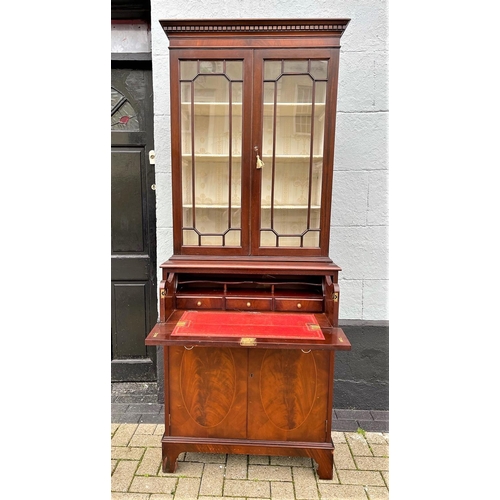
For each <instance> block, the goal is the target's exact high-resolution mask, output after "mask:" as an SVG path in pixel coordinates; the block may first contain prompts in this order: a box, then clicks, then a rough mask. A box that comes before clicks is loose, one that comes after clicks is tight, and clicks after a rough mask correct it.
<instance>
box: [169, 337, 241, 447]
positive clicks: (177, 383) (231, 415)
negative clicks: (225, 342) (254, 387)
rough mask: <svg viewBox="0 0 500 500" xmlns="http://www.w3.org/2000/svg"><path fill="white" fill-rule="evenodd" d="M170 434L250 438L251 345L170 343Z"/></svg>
mask: <svg viewBox="0 0 500 500" xmlns="http://www.w3.org/2000/svg"><path fill="white" fill-rule="evenodd" d="M168 352H169V358H168V376H169V382H168V384H169V407H170V410H169V411H170V435H171V436H192V437H213V438H216V437H217V438H246V421H247V373H248V372H247V352H246V349H231V348H213V347H193V348H188V347H187V348H185V347H172V346H171V347H169V348H168Z"/></svg>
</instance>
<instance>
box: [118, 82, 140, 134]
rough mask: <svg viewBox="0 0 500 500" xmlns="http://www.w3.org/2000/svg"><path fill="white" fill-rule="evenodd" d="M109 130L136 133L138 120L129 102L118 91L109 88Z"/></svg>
mask: <svg viewBox="0 0 500 500" xmlns="http://www.w3.org/2000/svg"><path fill="white" fill-rule="evenodd" d="M111 130H114V131H117V130H118V131H120V130H124V131H128V132H138V131H139V130H140V128H139V120H138V118H137V113H136V111H135V109H134V107H133V106H132V104H131V103H130V102H129V100H128V99H127V98H126V97H125V96H124V95H123V94H122V93H121V92H119V91H118V90H116V89H115V88H113V87H111Z"/></svg>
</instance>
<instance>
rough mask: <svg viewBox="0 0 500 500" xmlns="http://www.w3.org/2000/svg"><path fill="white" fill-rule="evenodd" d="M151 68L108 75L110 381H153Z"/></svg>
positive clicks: (118, 69) (121, 68)
mask: <svg viewBox="0 0 500 500" xmlns="http://www.w3.org/2000/svg"><path fill="white" fill-rule="evenodd" d="M151 150H153V103H152V81H151V67H150V64H149V67H147V66H144V63H142V64H141V65H138V64H135V66H134V65H133V64H132V63H114V67H113V66H112V69H111V358H112V359H111V380H112V381H154V380H156V349H155V348H154V347H146V346H145V345H144V339H145V337H146V336H147V334H148V333H149V331H150V329H151V328H152V327H153V325H154V324H155V322H156V319H157V306H156V304H157V301H156V224H155V220H156V216H155V191H154V183H155V179H154V165H151V164H150V160H149V151H151Z"/></svg>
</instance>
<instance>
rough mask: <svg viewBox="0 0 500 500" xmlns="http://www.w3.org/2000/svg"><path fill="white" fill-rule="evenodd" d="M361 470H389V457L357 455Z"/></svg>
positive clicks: (357, 462) (356, 459)
mask: <svg viewBox="0 0 500 500" xmlns="http://www.w3.org/2000/svg"><path fill="white" fill-rule="evenodd" d="M354 460H355V461H356V465H357V466H358V469H360V470H389V459H388V458H383V457H355V458H354Z"/></svg>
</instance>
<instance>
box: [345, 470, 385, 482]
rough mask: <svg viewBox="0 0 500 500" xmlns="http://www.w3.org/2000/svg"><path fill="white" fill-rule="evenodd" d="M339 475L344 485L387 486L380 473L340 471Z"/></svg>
mask: <svg viewBox="0 0 500 500" xmlns="http://www.w3.org/2000/svg"><path fill="white" fill-rule="evenodd" d="M338 474H339V479H340V482H341V483H342V484H361V485H362V486H367V485H371V486H385V482H384V479H383V477H382V475H381V474H380V472H379V471H366V470H339V472H338Z"/></svg>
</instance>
